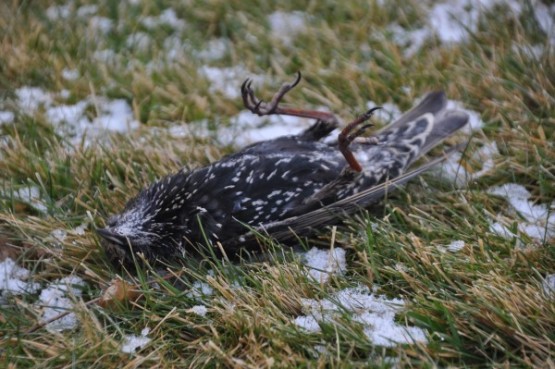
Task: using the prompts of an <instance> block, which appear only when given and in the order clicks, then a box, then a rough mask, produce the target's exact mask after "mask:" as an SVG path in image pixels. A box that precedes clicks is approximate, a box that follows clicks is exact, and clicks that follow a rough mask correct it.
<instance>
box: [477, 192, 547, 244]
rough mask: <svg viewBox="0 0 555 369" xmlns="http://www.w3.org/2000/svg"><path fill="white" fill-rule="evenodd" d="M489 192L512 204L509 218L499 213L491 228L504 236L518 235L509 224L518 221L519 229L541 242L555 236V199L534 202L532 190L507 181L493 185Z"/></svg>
mask: <svg viewBox="0 0 555 369" xmlns="http://www.w3.org/2000/svg"><path fill="white" fill-rule="evenodd" d="M488 193H489V194H491V195H495V196H500V197H502V198H504V199H505V200H506V201H507V202H508V203H509V206H510V209H509V210H510V211H509V218H508V219H506V220H503V217H502V216H500V215H498V216H497V220H496V221H491V223H490V230H491V231H492V232H493V233H496V234H498V235H499V236H501V237H504V238H509V239H511V238H513V237H515V236H516V235H515V234H514V233H513V232H512V231H510V230H509V228H508V227H507V225H508V224H509V225H510V224H513V223H515V222H516V223H517V228H518V231H519V232H521V233H524V234H526V235H527V236H528V237H530V238H533V239H535V240H537V241H539V242H543V241H544V240H549V239H551V238H554V237H555V201H553V202H552V203H551V204H534V203H533V202H532V201H530V197H531V196H532V195H531V194H530V192H529V191H528V190H527V189H526V188H525V187H524V186H522V185H519V184H516V183H506V184H504V185H501V186H495V187H491V188H490V189H489V190H488Z"/></svg>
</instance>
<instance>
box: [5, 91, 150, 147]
mask: <svg viewBox="0 0 555 369" xmlns="http://www.w3.org/2000/svg"><path fill="white" fill-rule="evenodd" d="M16 95H17V98H18V100H17V104H18V106H19V108H20V109H21V110H22V111H24V112H25V113H27V114H29V115H33V114H34V113H36V112H37V111H38V110H39V108H42V109H43V110H44V113H45V117H46V119H47V120H48V121H49V122H50V123H51V124H53V125H54V127H55V128H56V131H57V133H59V134H60V135H63V136H69V137H72V142H73V143H74V144H80V143H81V141H82V139H83V137H85V136H87V137H93V138H94V137H99V136H101V135H102V134H104V133H106V132H127V131H129V130H132V129H136V128H138V127H139V125H140V124H139V122H138V121H136V120H135V119H133V111H132V110H131V107H130V106H129V104H128V103H127V101H125V100H123V99H115V100H110V99H107V98H104V97H97V96H90V97H88V98H86V99H84V100H81V101H78V102H77V103H75V104H72V105H64V104H60V105H56V104H54V103H53V94H51V93H47V92H45V91H43V90H42V89H40V88H36V87H22V88H20V89H18V90H16ZM87 109H94V111H95V112H96V113H97V116H96V117H95V118H93V119H90V118H89V117H87V115H86V111H87ZM85 144H90V142H85Z"/></svg>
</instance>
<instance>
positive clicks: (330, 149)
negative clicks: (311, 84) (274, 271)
mask: <svg viewBox="0 0 555 369" xmlns="http://www.w3.org/2000/svg"><path fill="white" fill-rule="evenodd" d="M300 79H301V75H300V73H298V75H297V78H296V79H295V81H294V82H293V83H290V84H283V85H282V86H281V88H280V89H279V91H278V92H277V93H276V94H275V95H274V96H273V98H272V99H271V101H269V102H263V101H262V100H259V99H258V98H257V97H256V96H255V94H254V91H253V89H252V83H251V81H250V80H248V79H247V80H246V81H245V82H244V83H243V85H242V86H241V92H242V98H243V102H244V105H245V106H246V108H248V109H249V110H250V111H251V112H253V113H254V114H257V115H259V116H264V115H273V114H277V115H290V116H297V117H305V118H312V119H315V120H316V122H315V123H314V124H313V125H312V126H311V127H309V128H308V129H306V130H305V131H303V132H301V133H300V134H298V135H290V136H283V137H278V138H275V139H272V140H267V141H262V142H258V143H254V144H252V145H249V146H247V147H245V148H243V149H242V150H240V151H238V152H236V153H234V154H231V155H228V156H226V157H224V158H222V159H221V160H219V161H216V162H214V163H212V164H210V165H208V166H205V167H202V168H198V169H194V170H191V171H187V170H185V169H183V170H180V171H179V172H177V173H175V174H170V175H168V176H166V177H164V178H162V179H161V180H159V181H158V182H156V183H154V184H152V185H151V186H149V187H148V188H146V189H144V190H142V191H141V192H140V193H139V194H138V195H137V196H135V197H134V198H132V199H131V200H130V201H129V202H128V203H127V205H126V206H125V208H124V209H123V211H122V212H121V213H120V214H117V215H114V216H112V217H111V218H110V219H109V220H108V221H107V225H106V227H105V228H100V229H98V230H97V232H98V234H99V235H100V236H102V238H103V245H104V247H105V249H106V252H107V255H108V256H109V258H110V259H111V260H112V261H113V262H115V263H116V264H119V263H121V264H124V265H126V264H130V263H132V260H133V257H134V255H133V253H135V254H138V253H142V254H143V255H144V257H145V258H146V259H147V260H149V261H155V260H157V259H165V260H168V259H169V260H171V259H172V258H175V257H181V256H184V255H185V253H186V252H191V251H192V250H195V249H196V247H198V245H200V244H203V245H211V247H214V248H215V249H216V250H224V252H225V253H226V254H234V253H236V252H237V251H238V250H240V249H242V248H246V249H252V248H253V247H257V246H258V241H257V234H265V235H269V236H271V237H272V238H274V239H276V240H278V241H287V240H289V239H294V238H295V237H296V236H297V235H308V234H310V233H311V232H314V231H315V230H317V229H318V228H321V227H322V226H325V225H329V224H333V223H334V222H338V221H340V219H342V218H344V217H346V216H348V215H351V214H353V213H354V212H357V211H360V210H361V209H366V208H369V207H371V206H372V205H374V204H376V203H377V202H379V201H380V200H381V199H382V198H383V196H384V194H385V193H386V192H390V191H392V190H393V189H394V188H396V187H398V186H400V185H402V184H404V183H406V182H407V181H408V180H410V179H411V178H414V177H415V176H417V175H419V174H421V173H423V172H424V171H426V170H428V169H429V168H431V167H433V166H434V165H436V164H437V163H439V162H441V161H442V160H443V159H444V158H445V156H444V157H440V158H437V159H435V160H432V161H430V162H428V163H426V164H424V165H422V166H420V167H418V168H416V169H413V170H412V171H410V172H406V169H407V168H408V167H409V166H410V165H411V164H412V163H414V162H415V161H416V160H417V159H419V158H420V157H422V156H423V155H424V154H426V153H427V152H428V151H429V150H430V149H432V148H433V147H435V146H436V145H438V144H439V143H440V142H442V141H443V140H444V139H445V138H447V137H449V136H451V135H452V134H453V133H455V132H456V131H457V130H459V129H460V128H462V127H463V126H464V125H465V124H466V123H467V121H468V115H467V114H465V113H463V112H460V111H453V110H447V109H446V105H447V99H446V97H445V94H444V93H443V92H432V93H429V94H428V95H426V96H425V97H424V99H423V100H422V101H421V102H420V103H419V104H418V105H417V106H415V107H414V108H412V109H411V110H410V111H408V112H406V113H405V114H404V115H403V116H402V117H400V118H399V119H398V120H397V121H395V122H393V123H392V124H390V125H388V126H386V127H385V128H384V129H382V130H381V131H379V132H377V133H375V134H373V135H372V136H370V137H362V136H361V135H362V134H363V133H365V132H366V131H367V130H368V128H369V127H370V126H371V124H368V123H366V122H367V121H368V120H369V119H370V117H371V116H372V113H373V112H374V111H375V110H376V109H378V108H374V109H371V110H369V111H368V112H366V113H365V114H363V115H362V116H360V117H358V118H357V119H355V120H354V121H353V122H351V123H349V124H347V125H346V126H345V128H343V129H342V130H341V132H340V133H339V134H338V136H337V140H334V141H332V142H329V141H328V140H324V139H325V138H326V137H328V136H329V135H330V134H331V132H332V131H333V130H334V129H335V128H337V127H338V126H339V120H338V118H337V117H336V116H335V115H334V114H332V113H328V112H322V111H314V110H304V109H294V108H287V107H282V106H280V102H281V100H282V98H283V97H284V96H285V95H286V94H287V92H288V91H290V90H291V89H292V88H294V87H295V86H296V85H297V84H298V83H299V81H300Z"/></svg>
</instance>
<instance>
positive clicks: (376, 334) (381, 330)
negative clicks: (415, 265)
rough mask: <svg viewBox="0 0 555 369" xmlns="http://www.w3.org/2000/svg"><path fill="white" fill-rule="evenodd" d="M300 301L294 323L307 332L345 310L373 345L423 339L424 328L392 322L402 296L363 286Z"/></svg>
mask: <svg viewBox="0 0 555 369" xmlns="http://www.w3.org/2000/svg"><path fill="white" fill-rule="evenodd" d="M301 303H302V306H303V312H304V313H305V315H304V316H300V317H297V318H296V319H295V320H294V323H295V324H296V325H297V326H299V327H301V328H303V329H305V330H307V331H309V332H319V331H320V326H319V324H318V323H319V322H325V323H333V321H334V319H335V317H337V316H339V315H341V314H349V315H351V318H352V320H353V321H356V322H359V323H360V324H362V326H363V329H364V333H365V334H366V336H367V337H368V339H369V340H370V341H372V342H373V343H374V344H375V345H380V346H386V347H393V346H395V345H397V344H410V343H415V342H424V343H426V342H427V339H426V333H425V331H424V330H422V329H420V328H418V327H410V326H406V325H404V324H400V323H396V322H395V314H396V313H397V312H399V311H400V310H401V309H402V308H403V305H404V301H403V300H401V299H388V298H386V297H384V296H375V295H374V294H372V293H370V291H369V289H368V287H366V286H357V287H354V288H346V289H344V290H340V291H337V292H336V293H334V294H333V296H332V297H330V298H327V299H323V300H314V299H302V301H301Z"/></svg>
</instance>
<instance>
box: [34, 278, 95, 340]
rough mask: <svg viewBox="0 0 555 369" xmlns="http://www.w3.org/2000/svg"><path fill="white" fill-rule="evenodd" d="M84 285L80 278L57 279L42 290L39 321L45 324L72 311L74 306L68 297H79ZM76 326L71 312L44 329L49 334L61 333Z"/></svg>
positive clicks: (75, 319)
mask: <svg viewBox="0 0 555 369" xmlns="http://www.w3.org/2000/svg"><path fill="white" fill-rule="evenodd" d="M84 285H85V283H84V282H83V280H82V279H81V278H79V277H76V276H69V277H65V278H61V279H58V280H57V281H55V282H53V283H51V284H50V285H49V286H48V287H47V288H45V289H43V290H42V291H41V293H40V296H39V304H40V305H41V306H42V307H43V311H42V316H41V320H42V321H43V322H47V321H49V320H51V319H53V318H56V317H58V316H59V315H60V314H63V313H66V312H68V311H70V310H72V309H73V307H74V305H73V301H72V300H71V298H70V297H75V298H78V297H80V296H81V289H82V288H83V287H84ZM76 326H77V316H76V315H75V313H73V312H71V313H69V314H67V315H64V316H63V317H61V318H59V319H56V320H53V321H51V322H50V323H48V324H47V325H46V329H47V330H48V331H50V332H61V331H64V330H69V329H73V328H75V327H76Z"/></svg>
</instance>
